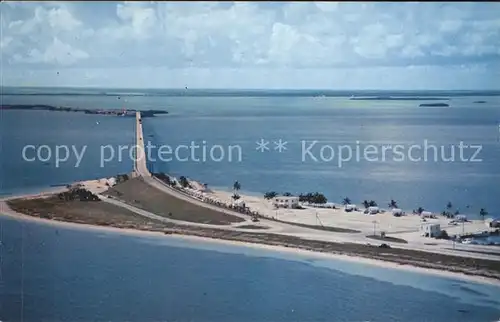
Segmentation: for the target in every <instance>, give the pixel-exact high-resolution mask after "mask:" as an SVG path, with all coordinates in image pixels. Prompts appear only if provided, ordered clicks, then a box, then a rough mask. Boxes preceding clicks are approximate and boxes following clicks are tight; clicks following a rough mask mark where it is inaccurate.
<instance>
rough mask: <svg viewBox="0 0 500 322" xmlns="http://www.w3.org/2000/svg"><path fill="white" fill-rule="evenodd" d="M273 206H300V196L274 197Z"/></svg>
mask: <svg viewBox="0 0 500 322" xmlns="http://www.w3.org/2000/svg"><path fill="white" fill-rule="evenodd" d="M273 206H275V207H276V208H298V207H299V197H293V196H287V197H285V196H279V197H275V198H274V199H273Z"/></svg>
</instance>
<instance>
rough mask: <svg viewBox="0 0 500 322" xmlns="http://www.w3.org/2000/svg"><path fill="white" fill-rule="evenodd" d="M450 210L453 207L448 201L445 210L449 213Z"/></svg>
mask: <svg viewBox="0 0 500 322" xmlns="http://www.w3.org/2000/svg"><path fill="white" fill-rule="evenodd" d="M451 208H453V205H452V203H451V201H448V203H447V204H446V209H447V210H448V211H450V210H451Z"/></svg>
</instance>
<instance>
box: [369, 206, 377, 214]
mask: <svg viewBox="0 0 500 322" xmlns="http://www.w3.org/2000/svg"><path fill="white" fill-rule="evenodd" d="M378 211H379V209H378V207H368V213H369V214H370V215H375V214H378Z"/></svg>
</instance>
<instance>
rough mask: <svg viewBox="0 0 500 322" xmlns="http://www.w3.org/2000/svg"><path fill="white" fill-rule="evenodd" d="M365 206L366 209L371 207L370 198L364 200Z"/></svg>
mask: <svg viewBox="0 0 500 322" xmlns="http://www.w3.org/2000/svg"><path fill="white" fill-rule="evenodd" d="M362 203H363V206H364V207H365V209H368V207H370V203H369V202H368V200H363V202H362Z"/></svg>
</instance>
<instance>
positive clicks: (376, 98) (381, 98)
mask: <svg viewBox="0 0 500 322" xmlns="http://www.w3.org/2000/svg"><path fill="white" fill-rule="evenodd" d="M349 99H350V100H353V101H439V100H441V101H447V100H449V98H446V97H395V96H371V97H367V96H365V97H362V96H361V97H355V96H351V97H350V98H349Z"/></svg>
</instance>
